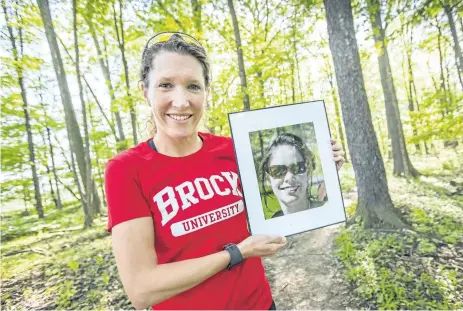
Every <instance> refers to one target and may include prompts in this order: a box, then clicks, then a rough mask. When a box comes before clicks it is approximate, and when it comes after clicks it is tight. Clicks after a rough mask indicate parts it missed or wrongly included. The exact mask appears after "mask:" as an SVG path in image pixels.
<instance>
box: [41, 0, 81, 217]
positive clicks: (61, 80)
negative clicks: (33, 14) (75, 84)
mask: <svg viewBox="0 0 463 311" xmlns="http://www.w3.org/2000/svg"><path fill="white" fill-rule="evenodd" d="M37 4H38V6H39V9H40V15H41V17H42V21H43V26H44V29H45V34H46V37H47V41H48V45H49V48H50V52H51V56H52V61H53V67H54V69H55V74H56V78H57V80H58V86H59V90H60V94H61V100H62V103H63V107H64V114H65V120H66V129H67V133H68V137H69V143H70V146H71V155H72V156H74V154H75V155H76V161H77V165H78V167H79V172H80V176H81V178H82V183H84V187H85V182H86V181H87V166H86V163H85V151H84V144H83V141H82V136H81V134H80V129H79V124H78V123H77V118H76V115H75V112H74V108H73V106H72V101H71V95H70V93H69V87H68V84H67V79H66V72H65V71H64V66H63V61H62V58H61V54H60V50H59V47H58V42H57V40H56V34H55V30H54V28H53V24H52V19H51V14H50V8H49V5H48V0H37ZM76 177H77V176H76ZM77 179H78V178H77ZM77 186H78V187H79V188H80V184H79V183H77ZM85 188H87V187H85ZM80 192H81V191H80ZM81 193H82V192H81ZM81 200H82V208H84V209H87V203H86V202H85V198H84V196H81Z"/></svg>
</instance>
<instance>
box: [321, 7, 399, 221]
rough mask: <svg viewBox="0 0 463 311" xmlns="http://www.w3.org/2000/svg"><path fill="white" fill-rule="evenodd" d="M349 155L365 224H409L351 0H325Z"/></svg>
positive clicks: (360, 212)
mask: <svg viewBox="0 0 463 311" xmlns="http://www.w3.org/2000/svg"><path fill="white" fill-rule="evenodd" d="M324 6H325V12H326V19H327V25H328V34H329V44H330V50H331V53H332V56H333V62H334V67H335V75H336V81H337V85H338V88H339V97H340V100H341V107H342V116H343V119H344V124H345V127H346V134H347V142H348V144H349V151H350V159H351V162H352V166H353V168H354V172H355V178H356V182H357V189H358V206H357V215H360V216H362V218H363V221H364V224H365V226H366V227H373V226H383V227H384V226H390V227H395V228H403V227H406V224H405V223H404V222H403V221H402V220H401V219H400V217H399V216H398V215H397V214H396V213H395V211H394V206H393V204H392V200H391V198H390V196H389V190H388V185H387V181H386V172H385V169H384V164H383V160H382V157H381V153H380V151H379V147H378V141H377V139H376V135H375V131H374V128H373V123H372V120H371V113H370V107H369V105H368V99H367V94H366V91H365V84H364V81H363V74H362V67H361V65H360V55H359V51H358V46H357V40H356V37H355V29H354V22H353V17H352V7H351V4H350V1H345V0H324Z"/></svg>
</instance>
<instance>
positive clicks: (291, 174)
mask: <svg viewBox="0 0 463 311" xmlns="http://www.w3.org/2000/svg"><path fill="white" fill-rule="evenodd" d="M293 178H294V174H293V173H292V172H291V171H290V170H288V171H287V172H286V174H285V176H284V181H285V182H286V181H290V180H292V179H293Z"/></svg>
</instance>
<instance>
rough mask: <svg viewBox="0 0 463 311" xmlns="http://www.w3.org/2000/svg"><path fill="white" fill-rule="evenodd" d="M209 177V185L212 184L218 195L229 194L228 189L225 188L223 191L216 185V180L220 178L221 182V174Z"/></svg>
mask: <svg viewBox="0 0 463 311" xmlns="http://www.w3.org/2000/svg"><path fill="white" fill-rule="evenodd" d="M209 179H210V181H211V185H212V188H214V191H215V193H217V194H218V195H222V196H225V195H229V194H230V189H228V188H226V189H225V190H224V191H222V190H220V188H219V186H218V185H217V182H216V180H220V181H221V182H223V178H222V177H221V176H219V175H212V176H211V177H210V178H209Z"/></svg>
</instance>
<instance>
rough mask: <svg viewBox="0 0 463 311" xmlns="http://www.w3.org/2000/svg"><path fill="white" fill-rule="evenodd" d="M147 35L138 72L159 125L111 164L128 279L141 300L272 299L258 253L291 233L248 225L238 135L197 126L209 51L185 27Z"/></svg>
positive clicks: (224, 303)
mask: <svg viewBox="0 0 463 311" xmlns="http://www.w3.org/2000/svg"><path fill="white" fill-rule="evenodd" d="M151 41H152V43H153V45H151V46H150V45H149V44H147V45H146V47H145V49H144V52H143V56H142V66H141V71H140V75H141V82H142V89H143V94H144V97H145V99H146V101H147V103H149V105H150V106H151V109H152V112H153V119H154V124H155V126H156V132H155V133H154V135H153V137H150V138H149V139H147V140H146V141H144V142H141V143H139V144H138V145H137V146H134V147H132V148H130V149H129V150H125V151H123V152H121V153H120V154H117V155H115V156H114V157H113V158H112V159H110V160H109V161H108V163H107V165H106V170H105V192H106V197H107V202H108V216H109V217H108V231H109V232H111V233H112V243H113V249H114V256H115V259H116V264H117V267H118V271H119V275H120V279H121V281H122V284H123V286H124V289H125V291H126V293H127V295H128V297H129V299H130V300H131V302H132V304H133V305H134V307H135V308H137V309H144V308H148V307H151V308H152V309H164V310H166V309H218V310H223V309H247V310H249V309H259V310H268V309H275V304H274V303H273V298H272V293H271V290H270V285H269V283H268V281H267V279H266V276H265V271H264V267H263V264H262V261H261V257H262V256H269V255H273V254H275V253H276V252H277V251H278V250H279V249H281V248H282V247H283V246H285V244H286V239H285V237H281V236H251V235H250V233H249V231H248V226H247V219H246V212H245V205H244V200H243V194H242V188H241V183H240V180H239V175H238V168H237V162H236V158H235V153H234V149H233V142H232V139H231V138H229V137H220V136H217V135H212V134H210V133H204V132H200V131H198V125H199V123H200V121H201V119H202V117H203V115H204V109H205V105H206V100H207V98H208V96H209V92H210V78H209V77H210V75H209V63H208V60H207V57H206V52H205V50H204V49H203V47H202V46H201V44H200V43H199V42H197V41H196V40H195V39H193V38H191V37H190V36H188V35H185V34H180V33H174V34H167V35H166V34H162V35H161V36H154V37H153V38H152V39H151V40H150V41H149V42H151ZM149 42H148V43H149ZM198 162H199V163H201V165H198V164H197V163H198ZM289 192H291V191H289Z"/></svg>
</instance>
